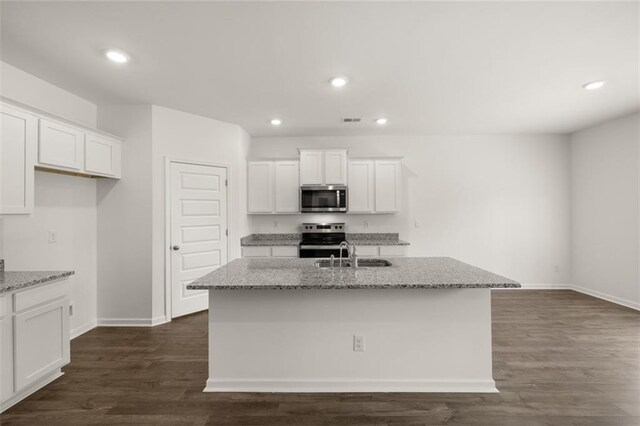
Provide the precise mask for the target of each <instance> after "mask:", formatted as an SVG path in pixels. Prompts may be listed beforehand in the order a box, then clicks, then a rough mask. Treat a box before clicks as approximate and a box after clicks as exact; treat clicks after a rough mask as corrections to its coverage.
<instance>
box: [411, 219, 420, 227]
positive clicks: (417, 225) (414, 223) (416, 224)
mask: <svg viewBox="0 0 640 426" xmlns="http://www.w3.org/2000/svg"><path fill="white" fill-rule="evenodd" d="M413 226H414V227H416V228H420V226H421V223H420V221H419V220H416V221H415V222H413Z"/></svg>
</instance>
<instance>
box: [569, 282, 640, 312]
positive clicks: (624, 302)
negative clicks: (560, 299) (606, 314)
mask: <svg viewBox="0 0 640 426" xmlns="http://www.w3.org/2000/svg"><path fill="white" fill-rule="evenodd" d="M571 290H573V291H577V292H578V293H582V294H586V295H588V296H592V297H597V298H598V299H602V300H606V301H607V302H611V303H615V304H617V305H622V306H626V307H627V308H631V309H635V310H636V311H640V303H637V302H634V301H632V300H627V299H623V298H621V297H616V296H611V295H609V294H606V293H602V292H599V291H595V290H590V289H588V288H584V287H580V286H577V285H572V286H571Z"/></svg>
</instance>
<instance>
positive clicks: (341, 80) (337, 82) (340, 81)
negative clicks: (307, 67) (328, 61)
mask: <svg viewBox="0 0 640 426" xmlns="http://www.w3.org/2000/svg"><path fill="white" fill-rule="evenodd" d="M348 82H349V80H348V79H347V77H333V78H332V79H331V80H329V83H331V85H332V86H333V87H344V86H345V85H346V84H347V83H348Z"/></svg>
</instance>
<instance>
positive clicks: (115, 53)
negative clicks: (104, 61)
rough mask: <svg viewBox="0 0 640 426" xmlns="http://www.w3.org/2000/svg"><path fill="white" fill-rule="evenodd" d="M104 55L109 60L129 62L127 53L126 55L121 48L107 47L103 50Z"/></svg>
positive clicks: (119, 62) (120, 62)
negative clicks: (107, 48)
mask: <svg viewBox="0 0 640 426" xmlns="http://www.w3.org/2000/svg"><path fill="white" fill-rule="evenodd" d="M104 55H105V56H106V57H107V58H108V59H109V60H110V61H112V62H115V63H117V64H126V63H127V62H129V59H131V58H129V55H127V54H126V53H124V52H123V51H121V50H114V49H109V50H107V51H105V52H104Z"/></svg>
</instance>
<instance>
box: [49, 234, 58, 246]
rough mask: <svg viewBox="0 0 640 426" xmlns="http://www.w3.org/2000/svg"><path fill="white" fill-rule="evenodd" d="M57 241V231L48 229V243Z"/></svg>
mask: <svg viewBox="0 0 640 426" xmlns="http://www.w3.org/2000/svg"><path fill="white" fill-rule="evenodd" d="M57 242H58V233H57V232H56V231H49V244H54V243H57Z"/></svg>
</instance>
